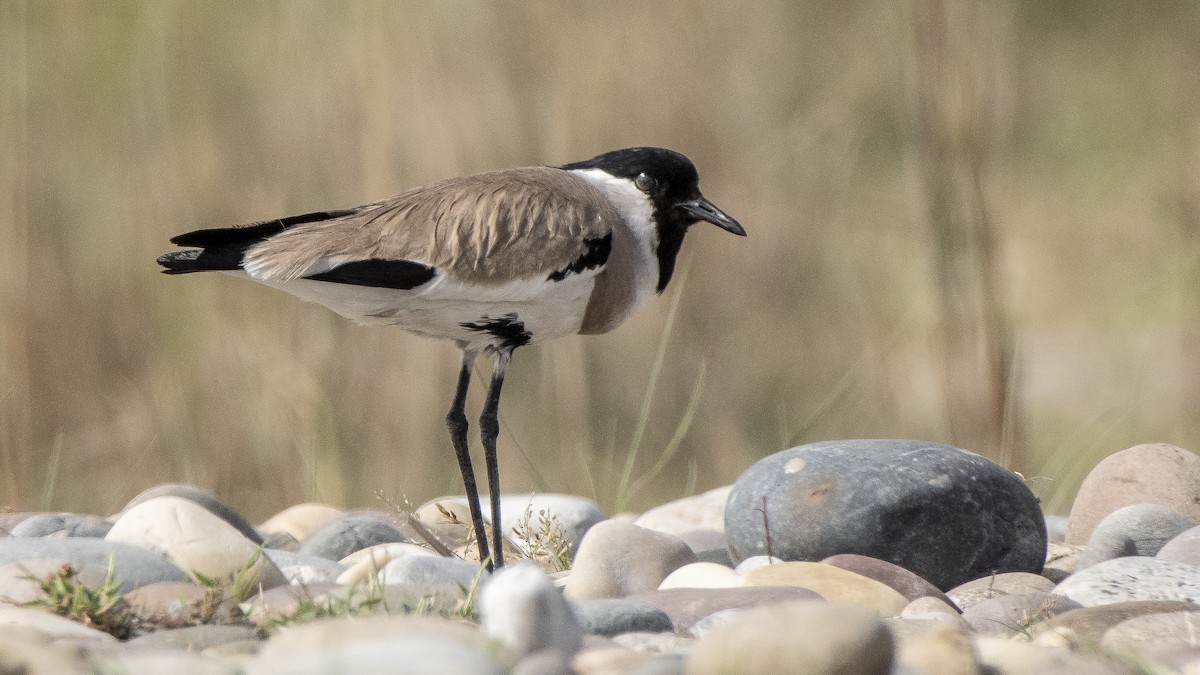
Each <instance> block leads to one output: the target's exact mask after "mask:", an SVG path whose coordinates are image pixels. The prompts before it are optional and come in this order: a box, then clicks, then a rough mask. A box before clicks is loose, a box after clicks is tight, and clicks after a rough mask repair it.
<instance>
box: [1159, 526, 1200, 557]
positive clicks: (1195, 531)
mask: <svg viewBox="0 0 1200 675" xmlns="http://www.w3.org/2000/svg"><path fill="white" fill-rule="evenodd" d="M1154 557H1155V558H1158V559H1159V560H1173V561H1175V562H1182V563H1190V564H1192V565H1200V526H1197V527H1192V528H1188V529H1187V530H1184V531H1183V532H1180V533H1179V534H1178V535H1176V536H1175V537H1174V538H1173V539H1171V541H1168V542H1167V543H1166V544H1164V545H1163V547H1162V548H1160V549H1159V550H1158V553H1155V554H1154Z"/></svg>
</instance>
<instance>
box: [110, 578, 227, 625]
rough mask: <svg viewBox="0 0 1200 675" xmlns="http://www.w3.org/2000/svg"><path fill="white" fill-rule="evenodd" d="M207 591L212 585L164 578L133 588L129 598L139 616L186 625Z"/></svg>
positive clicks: (127, 596)
mask: <svg viewBox="0 0 1200 675" xmlns="http://www.w3.org/2000/svg"><path fill="white" fill-rule="evenodd" d="M207 595H208V589H206V588H205V587H203V586H201V585H199V584H193V583H190V582H182V581H160V582H158V583H154V584H147V585H145V586H142V587H141V588H136V589H134V590H132V591H130V592H129V593H127V594H126V595H125V600H126V601H127V602H128V603H129V606H130V607H131V608H133V611H134V612H136V613H137V614H138V616H141V617H144V618H153V619H155V620H157V621H161V622H163V623H166V624H168V625H184V624H185V623H187V622H188V621H191V620H192V617H193V616H194V615H195V613H196V610H197V608H199V607H200V605H201V603H202V602H204V599H205V597H206V596H207Z"/></svg>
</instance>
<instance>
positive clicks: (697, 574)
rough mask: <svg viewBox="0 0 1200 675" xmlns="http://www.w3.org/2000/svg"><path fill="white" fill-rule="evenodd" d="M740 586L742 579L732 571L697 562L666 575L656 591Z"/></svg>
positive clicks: (712, 564) (724, 567)
mask: <svg viewBox="0 0 1200 675" xmlns="http://www.w3.org/2000/svg"><path fill="white" fill-rule="evenodd" d="M741 585H742V578H741V577H740V576H738V574H737V572H734V571H733V570H732V569H730V568H728V567H726V566H724V565H718V564H716V563H710V562H697V563H692V564H690V565H684V566H683V567H680V568H679V569H677V570H675V571H674V572H671V573H670V574H668V575H667V578H666V579H663V580H662V583H661V584H659V585H658V589H659V590H666V589H668V588H732V587H734V586H741Z"/></svg>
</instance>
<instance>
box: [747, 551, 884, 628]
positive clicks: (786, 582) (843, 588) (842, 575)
mask: <svg viewBox="0 0 1200 675" xmlns="http://www.w3.org/2000/svg"><path fill="white" fill-rule="evenodd" d="M742 583H743V584H744V585H746V586H797V587H799V588H806V589H808V590H810V591H813V592H815V593H817V594H819V595H820V596H821V597H822V598H825V599H826V600H829V601H836V602H844V603H851V604H855V605H859V606H861V607H865V608H867V609H871V610H873V611H876V612H878V613H880V614H881V615H883V616H896V615H898V614H900V612H901V611H902V610H903V609H904V606H905V605H907V604H908V599H906V598H905V597H904V596H903V595H900V593H899V592H897V591H896V589H894V588H892V587H890V586H887V585H885V584H882V583H880V582H878V581H875V580H874V579H871V578H868V577H864V576H863V575H861V574H855V573H854V572H849V571H847V570H844V569H841V568H839V567H834V566H832V565H825V564H822V563H814V562H785V563H779V564H776V565H767V566H765V567H759V568H757V569H753V570H750V571H749V572H746V573H745V574H744V575H742Z"/></svg>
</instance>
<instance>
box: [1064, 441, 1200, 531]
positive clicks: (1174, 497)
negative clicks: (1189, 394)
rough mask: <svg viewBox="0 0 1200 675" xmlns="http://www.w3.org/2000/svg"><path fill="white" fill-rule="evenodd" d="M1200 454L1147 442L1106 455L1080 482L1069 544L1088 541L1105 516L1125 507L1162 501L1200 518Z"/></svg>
mask: <svg viewBox="0 0 1200 675" xmlns="http://www.w3.org/2000/svg"><path fill="white" fill-rule="evenodd" d="M1198 494H1200V456H1197V455H1195V454H1194V453H1192V452H1189V451H1187V450H1184V449H1183V448H1180V447H1176V446H1174V445H1168V444H1166V443H1147V444H1145V445H1135V446H1134V447H1132V448H1128V449H1126V450H1121V451H1120V452H1115V453H1113V454H1111V455H1109V456H1108V457H1105V458H1104V459H1103V460H1101V461H1100V463H1099V464H1097V465H1096V466H1095V467H1093V468H1092V470H1091V471H1090V472H1088V475H1087V476H1086V477H1085V478H1084V479H1083V484H1082V485H1080V486H1079V492H1077V493H1076V495H1075V501H1074V502H1073V503H1072V505H1071V515H1070V516H1069V517H1068V520H1067V540H1066V541H1067V543H1068V544H1086V543H1087V541H1088V539H1090V538H1091V536H1092V531H1093V530H1095V529H1096V526H1097V525H1099V524H1100V521H1101V520H1103V519H1104V517H1105V516H1107V515H1108V514H1110V513H1112V512H1113V511H1116V510H1117V509H1119V508H1121V507H1123V506H1131V505H1133V504H1161V505H1163V506H1166V507H1167V508H1170V509H1172V510H1174V511H1175V512H1176V513H1178V514H1180V515H1182V516H1184V517H1186V518H1191V519H1192V520H1194V521H1198V522H1200V502H1197V501H1196V500H1195V499H1194V496H1195V495H1198Z"/></svg>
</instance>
